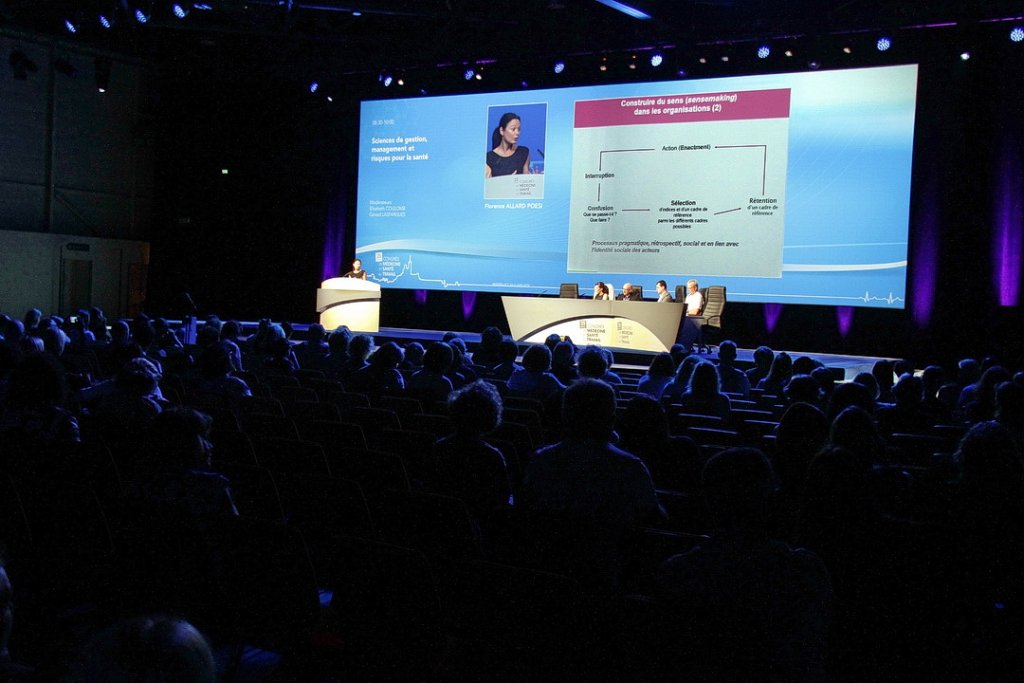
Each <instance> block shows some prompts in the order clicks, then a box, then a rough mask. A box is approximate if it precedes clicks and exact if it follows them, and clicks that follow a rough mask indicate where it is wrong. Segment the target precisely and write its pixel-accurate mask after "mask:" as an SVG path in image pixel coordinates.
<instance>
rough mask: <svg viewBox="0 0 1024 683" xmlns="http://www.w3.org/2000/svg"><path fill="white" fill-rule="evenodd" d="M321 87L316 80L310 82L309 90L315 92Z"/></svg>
mask: <svg viewBox="0 0 1024 683" xmlns="http://www.w3.org/2000/svg"><path fill="white" fill-rule="evenodd" d="M319 89H320V84H319V83H317V82H316V81H313V82H312V83H310V84H309V92H311V93H315V92H316V91H317V90H319Z"/></svg>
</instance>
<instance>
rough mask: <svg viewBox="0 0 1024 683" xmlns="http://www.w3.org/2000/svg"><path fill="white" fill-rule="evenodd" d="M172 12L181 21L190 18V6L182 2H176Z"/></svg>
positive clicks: (172, 6)
mask: <svg viewBox="0 0 1024 683" xmlns="http://www.w3.org/2000/svg"><path fill="white" fill-rule="evenodd" d="M171 11H172V12H174V16H176V17H178V18H179V19H184V18H185V17H187V16H188V5H186V4H184V3H181V2H176V3H174V4H173V5H171Z"/></svg>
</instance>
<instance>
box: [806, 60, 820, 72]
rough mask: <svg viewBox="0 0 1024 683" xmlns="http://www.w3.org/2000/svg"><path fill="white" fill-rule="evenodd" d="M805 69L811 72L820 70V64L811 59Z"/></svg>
mask: <svg viewBox="0 0 1024 683" xmlns="http://www.w3.org/2000/svg"><path fill="white" fill-rule="evenodd" d="M807 68H808V69H810V70H811V71H817V70H818V69H820V68H821V62H819V61H818V60H817V59H812V60H810V61H809V62H807Z"/></svg>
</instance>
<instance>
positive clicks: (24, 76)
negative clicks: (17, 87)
mask: <svg viewBox="0 0 1024 683" xmlns="http://www.w3.org/2000/svg"><path fill="white" fill-rule="evenodd" d="M8 62H9V63H10V65H11V73H12V75H13V76H14V80H16V81H26V80H28V75H29V74H30V73H32V74H34V73H35V72H37V71H39V67H38V66H36V63H35V62H33V61H32V60H31V59H29V58H28V56H27V55H26V54H25V53H24V52H22V51H21V50H20V49H18V48H14V49H13V50H11V56H10V58H9V59H8Z"/></svg>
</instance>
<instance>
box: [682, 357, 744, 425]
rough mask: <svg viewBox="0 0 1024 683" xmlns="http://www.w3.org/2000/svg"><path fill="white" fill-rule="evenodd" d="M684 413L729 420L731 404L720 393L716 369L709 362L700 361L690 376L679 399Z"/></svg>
mask: <svg viewBox="0 0 1024 683" xmlns="http://www.w3.org/2000/svg"><path fill="white" fill-rule="evenodd" d="M679 403H680V404H681V405H682V411H683V412H684V413H696V414H699V415H711V416H714V417H720V418H722V420H723V421H724V420H728V419H729V413H730V412H731V410H732V404H731V402H730V401H729V397H728V396H726V395H725V394H723V393H722V390H721V387H720V386H719V382H718V368H717V367H715V364H714V363H711V362H709V361H706V360H705V361H700V362H699V363H697V366H696V367H695V368H694V369H693V374H692V375H690V384H689V386H688V387H687V388H686V391H685V392H684V393H683V395H682V396H680V397H679Z"/></svg>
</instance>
